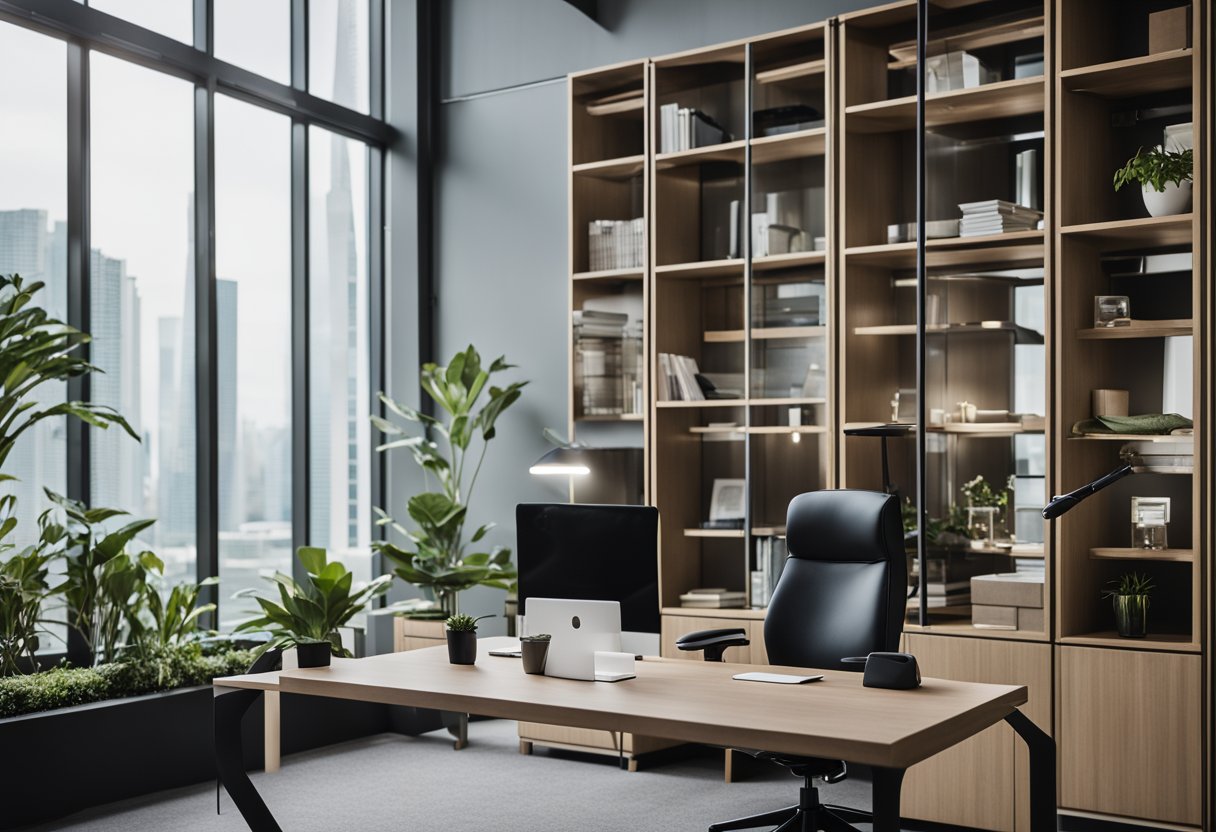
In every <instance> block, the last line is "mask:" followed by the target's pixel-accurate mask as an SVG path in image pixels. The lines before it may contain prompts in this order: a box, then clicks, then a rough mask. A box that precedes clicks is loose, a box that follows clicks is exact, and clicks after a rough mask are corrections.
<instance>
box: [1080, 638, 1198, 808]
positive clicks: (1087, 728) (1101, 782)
mask: <svg viewBox="0 0 1216 832" xmlns="http://www.w3.org/2000/svg"><path fill="white" fill-rule="evenodd" d="M1201 673H1202V660H1201V658H1200V657H1199V656H1190V655H1183V654H1178V653H1157V652H1148V651H1139V650H1104V649H1099V648H1090V647H1061V648H1060V714H1059V719H1060V730H1059V745H1060V805H1061V807H1062V808H1065V809H1077V810H1081V811H1086V812H1097V813H1101V814H1104V815H1121V816H1126V817H1131V818H1144V819H1148V820H1156V821H1165V822H1168V823H1181V824H1191V825H1196V826H1198V825H1199V824H1200V823H1201V796H1202V784H1201V783H1202V781H1201V776H1202V771H1203V757H1202V748H1203V740H1202V733H1201V732H1200V728H1199V726H1200V724H1201V710H1202V708H1201V699H1200V695H1201V691H1202V689H1203V687H1202V679H1201ZM1209 765H1210V761H1209Z"/></svg>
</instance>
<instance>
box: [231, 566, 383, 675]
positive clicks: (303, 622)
mask: <svg viewBox="0 0 1216 832" xmlns="http://www.w3.org/2000/svg"><path fill="white" fill-rule="evenodd" d="M296 557H298V558H299V559H300V563H301V565H303V567H304V570H305V572H306V573H307V578H306V579H305V580H303V581H299V582H297V581H295V580H293V579H292V578H291V577H290V576H288V575H284V574H283V573H282V572H275V573H274V574H273V575H270V576H268V578H267V580H270V581H272V582H273V583H274V584H275V586H276V587H277V588H278V590H279V599H280V600H281V601H282V603H281V604H276V603H275V602H274V601H271V600H269V599H267V598H263V597H261V596H260V595H256V594H255V592H254V590H253V589H246V590H241V591H240V592H238V593H236V595H235V596H234V597H237V598H244V597H252V598H253V599H254V600H255V601H257V602H258V606H260V607H261V608H262V615H260V616H257V617H256V618H251V619H249V620H247V621H242V622H241V623H240V624H238V625H237V626H236V628H235V629H234V630H233V632H234V633H240V632H248V631H251V630H252V631H261V630H265V631H268V632H269V633H270V640H269V641H267V642H266V643H265V644H263V645H262V646H261V647H259V648H258V650H257V655H259V656H260V655H261V654H262V653H265V652H266V651H267V650H270V649H272V648H275V647H295V648H296V653H297V657H298V659H299V664H300V667H327V666H328V665H329V660H330V656H331V655H333V656H343V657H347V658H349V657H350V656H351V652H350V651H349V650H347V649H346V648H345V647H343V646H342V636H341V635H340V634H339V633H338V628H339V627H341V626H343V625H345V624H346V623H347V622H348V621H350V620H351V618H353V617H354V616H355V615H356V614H357V613H358V612H359V611H361V610H362V609H363V608H364V607H365V606H367V604H368V602H369V601H371V600H372V599H373V598H376V597H378V596H380V595H383V594H384V593H386V592H388V589H389V587H390V586H391V585H392V582H393V578H392V576H391V575H381V576H380V577H378V578H376V579H375V580H373V581H371V582H370V583H367V584H360V585H355V584H354V575H352V574H351V571H350V570H349V569H347V568H346V567H345V566H344V565H343V564H342V563H341V562H340V561H336V560H335V561H329V560H328V559H327V555H326V552H325V550H324V549H320V548H315V547H312V546H301V547H300V548H299V550H297V552H296Z"/></svg>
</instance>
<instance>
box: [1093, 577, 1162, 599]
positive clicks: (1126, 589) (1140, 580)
mask: <svg viewBox="0 0 1216 832" xmlns="http://www.w3.org/2000/svg"><path fill="white" fill-rule="evenodd" d="M1154 589H1156V586H1154V585H1153V579H1152V578H1151V577H1149V575H1148V574H1147V573H1140V572H1125V573H1124V574H1123V575H1120V576H1119V579H1118V580H1117V581H1107V588H1106V589H1104V590H1102V597H1103V598H1127V597H1129V596H1147V595H1148V594H1149V593H1151V592H1152V591H1153V590H1154Z"/></svg>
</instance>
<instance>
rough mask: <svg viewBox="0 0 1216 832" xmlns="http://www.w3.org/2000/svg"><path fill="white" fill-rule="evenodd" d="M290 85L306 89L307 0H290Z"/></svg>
mask: <svg viewBox="0 0 1216 832" xmlns="http://www.w3.org/2000/svg"><path fill="white" fill-rule="evenodd" d="M291 86H292V88H293V89H297V90H302V91H304V92H307V91H308V0H291Z"/></svg>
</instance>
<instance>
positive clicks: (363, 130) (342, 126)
mask: <svg viewBox="0 0 1216 832" xmlns="http://www.w3.org/2000/svg"><path fill="white" fill-rule="evenodd" d="M360 1H361V2H367V3H368V4H369V26H368V37H369V43H368V60H369V69H368V71H369V84H368V89H369V95H370V101H369V112H368V113H367V114H364V113H360V112H358V111H356V110H351V109H348V108H346V107H343V106H341V105H339V104H336V103H334V102H332V101H328V100H326V99H324V98H320V97H318V96H315V95H312V94H310V93H309V92H308V89H307V87H308V0H291V4H290V26H291V83H290V84H281V83H278V82H277V81H274V80H271V79H269V78H265V77H263V76H260V75H258V74H256V73H254V72H251V71H249V70H247V69H244V68H242V67H239V66H235V65H233V64H229V63H226V62H224V61H222V60H219V59H217V58H216V57H215V55H214V42H215V37H214V33H215V29H214V25H213V22H214V0H193V13H194V43H193V44H192V45H191V44H186V43H182V42H180V41H177V40H175V39H173V38H171V37H169V36H167V35H162V34H160V33H158V32H154V31H152V30H149V29H145V28H143V27H141V26H138V25H136V24H134V23H131V22H130V21H127V20H123V19H121V18H118V17H114V16H112V15H109V14H106V13H104V12H101V11H98V10H97V9H93V8H90V7H88V6H87V5H84V4H83V3H80V2H76V0H0V21H2V22H4V23H8V24H13V25H16V26H20V27H23V28H27V29H32V30H34V31H38V32H40V33H42V34H45V35H48V36H50V37H55V38H57V39H60V40H63V41H65V42H66V44H67V86H68V89H67V109H68V113H67V131H68V136H67V149H68V159H67V167H68V176H67V181H68V195H67V196H68V199H67V237H68V252H67V297H68V323H70V324H71V325H73V326H75V327H77V328H80V329H84V330H86V331H87V329H88V323H89V319H90V317H89V311H90V309H89V297H88V293H89V290H88V286H89V251H90V248H91V233H90V217H89V204H90V193H89V187H90V184H89V183H90V163H91V160H90V125H89V106H90V102H89V83H90V75H89V53H90V52H91V51H96V52H100V53H105V54H108V55H111V56H114V57H117V58H119V59H122V60H126V61H130V62H132V63H135V64H138V65H141V66H144V67H146V68H149V69H153V70H156V71H159V72H163V73H166V74H169V75H172V76H176V77H178V78H182V79H185V80H187V81H189V82H191V83H192V84H193V85H194V125H193V129H194V147H193V154H194V216H195V229H194V233H195V237H194V239H195V250H194V252H193V257H194V267H195V274H196V275H204V276H206V278H205V279H200V280H197V281H196V283H195V292H196V295H195V299H194V314H195V338H196V343H195V362H196V363H195V384H196V399H195V400H196V407H197V410H198V413H197V420H196V423H197V431H198V433H197V436H196V459H197V464H196V470H195V487H196V495H197V503H198V505H197V520H196V526H197V546H198V561H197V564H196V574H197V577H198V579H199V580H202V579H204V578H208V577H211V576H215V575H218V574H219V499H218V483H219V477H218V467H219V464H218V419H217V413H216V399H217V385H216V381H217V379H216V369H217V368H216V360H215V359H216V318H215V316H216V272H215V233H214V230H215V96H216V93H217V92H218V93H222V94H224V95H226V96H229V97H232V98H235V99H238V100H241V101H244V102H246V103H249V104H253V105H255V106H258V107H262V108H265V109H267V110H271V111H273V112H277V113H280V114H283V115H286V116H287V117H288V118H290V119H291V148H290V153H291V260H292V264H291V333H292V334H291V344H292V357H291V361H292V373H291V376H292V392H291V396H292V402H291V413H292V421H293V424H292V439H291V442H292V454H291V458H292V548H293V550H294V549H295V548H296V547H298V546H302V545H305V544H306V543H307V542H308V533H309V528H310V524H309V514H308V512H309V494H310V483H309V480H308V471H309V418H308V417H309V413H308V383H309V350H308V309H309V304H308V283H309V231H308V229H309V205H308V201H309V182H308V170H309V168H308V159H309V152H310V148H309V128H310V127H312V126H317V127H323V128H324V129H326V130H328V131H331V132H333V133H336V134H338V135H341V136H345V137H348V138H351V139H355V140H357V141H360V142H363V143H364V144H365V145H366V146H367V161H366V165H365V168H364V175H365V176H366V177H367V195H366V206H365V207H366V211H367V219H368V221H367V230H366V235H367V239H366V252H367V275H368V283H369V286H368V316H369V321H368V327H367V332H368V337H369V341H370V344H369V345H368V347H369V350H368V355H369V363H370V367H369V387H370V389H369V391H368V392H369V401H371V402H372V403H373V407H376V408H377V409H379V408H378V405H377V404H376V402H377V399H376V394H377V392H379V391H380V390H383V389H384V387H385V378H384V368H385V361H384V325H383V303H382V301H383V298H384V296H385V288H384V281H385V274H384V263H385V252H384V244H385V241H384V233H383V228H384V218H385V211H384V194H385V182H384V173H385V154H386V153H387V152H388V148H389V147H390V146H391V145H392V144H393V143H394V141H395V140H396V137H397V134H396V131H395V130H394V129H393V128H392V127H391V126H390V125H389V124H388V123H387V122H385V120H384V111H385V109H384V108H385V102H384V89H385V83H384V66H385V52H384V49H385V46H384V32H385V25H384V24H385V10H384V0H360ZM68 396H69V398H71V399H76V400H88V398H89V379H88V376H82V377H80V378H77V379H72V380H71V381H69V383H68ZM89 440H90V431H89V429H88V426H87V425H85V424H84V423H83V422H81V421H80V420H69V421H68V433H67V491H68V496H69V497H72V498H73V499H77V500H82V501H84V502H85V503H89V502H90V499H89V498H90V494H89ZM373 444H374V440H373V441H372V442H369V447H368V449H367V452H368V454H369V473H370V477H371V497H372V500H373V504H375V505H379V504H381V503H382V502H383V496H384V494H385V467H384V465H383V464H382V462H381V460H380V455H379V454H377V453H375V452H374V448H373V447H371V445H373ZM382 535H383V531H382V530H381V529H379V528H378V527H375V526H374V524H373V529H372V539H377V538H379V537H382ZM374 558H375V560H374V562H373V568H374V570H375V571H377V572H378V571H379V567H380V564H379V562H378V561H379V556H378V555H376V556H374ZM293 570H294V571H295V572H296V577H297V578H300V577H302V575H301V574H300V572H301V569H300V566H299V564H298V563H297V562H295V561H293ZM204 600H205V601H212V602H216V603H220V602H221V598H220V594H219V592H217V588H216V587H214V586H211V587H206V588H204ZM381 603H382V602H381ZM216 621H218V617H217V616H215V615H212V616H209V620H208V621H207V622H205V623H206V625H207V626H213V625H214V623H215V622H216ZM67 656H68V658H69V659H71V660H78V659H80V658H82V657H83V656H84V645H83V643H81V642H80V640H79V637H78V636H75V635H74V634H70V636H69V644H68V649H67ZM52 658H53V657H52Z"/></svg>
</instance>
